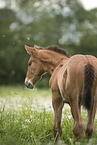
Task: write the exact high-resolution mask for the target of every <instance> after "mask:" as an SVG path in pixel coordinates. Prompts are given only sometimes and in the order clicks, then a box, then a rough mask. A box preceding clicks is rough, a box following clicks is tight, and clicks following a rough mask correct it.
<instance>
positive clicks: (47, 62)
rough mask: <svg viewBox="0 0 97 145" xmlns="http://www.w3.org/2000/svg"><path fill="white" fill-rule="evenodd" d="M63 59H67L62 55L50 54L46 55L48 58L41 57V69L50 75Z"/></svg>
mask: <svg viewBox="0 0 97 145" xmlns="http://www.w3.org/2000/svg"><path fill="white" fill-rule="evenodd" d="M63 59H69V58H68V57H66V56H65V55H63V54H56V53H55V54H54V55H53V54H51V55H48V57H47V58H46V56H45V58H43V57H42V62H43V68H44V71H45V72H48V73H50V74H52V73H53V71H54V69H55V68H56V67H57V66H58V65H59V64H60V63H61V62H62V60H63Z"/></svg>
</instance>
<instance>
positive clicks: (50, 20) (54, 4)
mask: <svg viewBox="0 0 97 145" xmlns="http://www.w3.org/2000/svg"><path fill="white" fill-rule="evenodd" d="M2 1H3V2H5V6H4V8H2V9H0V28H1V29H0V84H9V83H11V84H12V83H13V84H15V83H23V82H24V78H25V74H26V70H27V60H28V57H29V56H28V55H27V54H26V51H25V49H24V45H25V44H27V45H29V46H33V45H34V44H36V45H40V46H48V45H53V44H56V45H59V46H60V47H61V48H65V49H67V51H69V53H71V55H73V54H77V53H83V54H92V55H95V56H97V51H96V46H97V45H96V44H97V41H96V38H97V21H96V20H97V9H93V10H90V11H86V10H85V9H84V7H83V6H82V4H81V3H80V2H79V0H73V1H72V0H66V1H63V0H60V1H59V0H56V1H52V0H46V1H45V0H37V1H35V0H33V1H32V0H21V1H20V0H9V1H8V0H2ZM46 77H48V76H46ZM46 77H45V78H46ZM45 82H46V81H45ZM45 85H46V86H47V82H46V83H45V84H44V85H42V86H45Z"/></svg>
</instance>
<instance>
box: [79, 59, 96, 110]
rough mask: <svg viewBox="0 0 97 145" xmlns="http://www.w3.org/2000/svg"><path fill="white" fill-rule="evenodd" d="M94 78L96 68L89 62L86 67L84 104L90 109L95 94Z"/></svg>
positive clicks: (83, 93)
mask: <svg viewBox="0 0 97 145" xmlns="http://www.w3.org/2000/svg"><path fill="white" fill-rule="evenodd" d="M94 80H95V68H94V66H93V65H91V64H90V63H89V62H88V63H87V64H86V65H85V67H84V84H83V92H82V104H83V106H84V107H85V108H86V109H88V110H89V109H90V108H91V107H92V104H93V101H94V96H93V88H94Z"/></svg>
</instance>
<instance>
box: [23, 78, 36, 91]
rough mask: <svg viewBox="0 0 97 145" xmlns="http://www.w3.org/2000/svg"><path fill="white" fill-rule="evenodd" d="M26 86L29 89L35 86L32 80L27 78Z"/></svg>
mask: <svg viewBox="0 0 97 145" xmlns="http://www.w3.org/2000/svg"><path fill="white" fill-rule="evenodd" d="M25 86H26V87H27V88H29V89H33V87H34V86H33V84H32V83H31V81H30V80H29V81H28V80H27V79H25Z"/></svg>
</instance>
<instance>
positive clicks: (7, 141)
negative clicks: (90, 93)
mask: <svg viewBox="0 0 97 145" xmlns="http://www.w3.org/2000/svg"><path fill="white" fill-rule="evenodd" d="M82 117H83V120H84V122H85V125H86V121H87V114H86V111H85V110H82ZM53 122H54V112H53V109H52V104H51V91H50V89H48V90H43V89H42V90H40V89H34V90H29V89H27V88H25V87H24V86H17V87H11V86H9V87H5V86H1V87H0V145H53V144H54V138H53ZM95 126H96V133H95V135H94V136H93V137H92V138H91V139H90V140H87V139H86V138H84V140H83V142H82V143H80V142H79V141H76V140H75V137H74V135H73V118H72V116H71V112H70V108H69V106H68V105H65V107H64V109H63V115H62V131H63V132H62V137H61V141H60V145H96V144H97V113H96V117H95Z"/></svg>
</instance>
